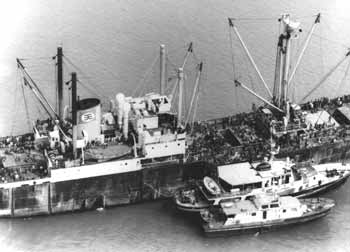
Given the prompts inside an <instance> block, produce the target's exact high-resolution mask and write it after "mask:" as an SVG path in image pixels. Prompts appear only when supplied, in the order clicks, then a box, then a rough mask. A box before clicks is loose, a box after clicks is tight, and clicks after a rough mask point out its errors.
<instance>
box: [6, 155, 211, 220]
mask: <svg viewBox="0 0 350 252" xmlns="http://www.w3.org/2000/svg"><path fill="white" fill-rule="evenodd" d="M202 167H203V163H198V164H191V165H185V164H182V163H181V162H179V161H178V160H177V161H172V162H164V163H162V162H159V163H157V164H151V165H146V166H145V167H144V168H143V169H141V170H139V171H131V172H124V173H116V174H110V175H105V176H97V177H86V178H81V179H74V180H65V181H58V182H49V181H48V182H44V183H34V184H31V185H29V184H27V185H26V184H24V185H21V186H18V187H12V188H0V217H30V216H37V215H51V214H60V213H66V212H75V211H86V210H94V209H98V208H109V207H114V206H119V205H126V204H133V203H139V202H144V201H151V200H157V199H163V198H169V197H172V196H173V195H174V193H175V191H176V190H177V189H178V188H180V187H183V186H184V183H185V181H186V180H188V179H190V178H193V176H199V177H201V176H204V174H201V173H202V172H203V170H204V171H205V170H206V169H201V168H202ZM101 168H103V167H101Z"/></svg>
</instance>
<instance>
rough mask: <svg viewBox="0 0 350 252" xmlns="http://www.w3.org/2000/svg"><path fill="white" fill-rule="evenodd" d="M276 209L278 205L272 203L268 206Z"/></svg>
mask: <svg viewBox="0 0 350 252" xmlns="http://www.w3.org/2000/svg"><path fill="white" fill-rule="evenodd" d="M276 207H279V205H278V203H274V204H271V205H270V208H276Z"/></svg>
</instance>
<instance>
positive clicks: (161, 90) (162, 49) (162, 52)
mask: <svg viewBox="0 0 350 252" xmlns="http://www.w3.org/2000/svg"><path fill="white" fill-rule="evenodd" d="M166 82H167V77H166V52H165V45H160V87H159V93H160V94H161V95H163V93H164V88H165V87H166Z"/></svg>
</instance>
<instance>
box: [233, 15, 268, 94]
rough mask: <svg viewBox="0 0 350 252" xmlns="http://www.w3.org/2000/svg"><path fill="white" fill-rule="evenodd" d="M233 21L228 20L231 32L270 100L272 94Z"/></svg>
mask: <svg viewBox="0 0 350 252" xmlns="http://www.w3.org/2000/svg"><path fill="white" fill-rule="evenodd" d="M233 20H234V18H228V22H229V26H230V27H232V29H233V31H234V32H235V34H236V35H237V37H238V40H239V42H240V43H241V45H242V47H243V49H244V51H245V53H246V55H247V56H248V59H249V61H250V63H251V64H252V66H253V67H254V69H255V71H256V73H257V74H258V76H259V78H260V80H261V81H262V83H263V84H264V87H265V89H266V91H267V93H268V94H269V96H270V98H272V97H273V96H272V93H271V91H270V89H269V87H268V85H267V84H266V82H265V80H264V78H263V76H262V74H261V72H260V70H259V68H258V66H257V65H256V63H255V61H254V59H253V57H252V55H251V54H250V52H249V50H248V48H247V46H246V44H245V43H244V41H243V39H242V36H241V35H240V33H239V32H238V29H237V27H236V26H235V25H234V23H233Z"/></svg>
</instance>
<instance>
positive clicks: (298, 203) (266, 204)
mask: <svg viewBox="0 0 350 252" xmlns="http://www.w3.org/2000/svg"><path fill="white" fill-rule="evenodd" d="M334 205H335V204H334V201H333V200H331V199H325V198H313V199H297V198H296V197H292V196H283V197H278V196H277V197H276V195H271V194H260V195H256V196H251V197H249V198H247V199H246V200H238V201H235V200H225V201H222V202H220V207H219V208H213V209H210V210H208V209H205V210H202V211H201V218H202V220H203V224H202V227H203V230H204V232H205V233H206V234H207V235H213V234H226V233H242V232H260V231H263V230H270V229H274V228H278V227H282V226H287V225H292V224H299V223H304V222H308V221H312V220H315V219H318V218H320V217H323V216H325V215H326V214H328V213H329V211H330V210H331V209H332V208H333V207H334Z"/></svg>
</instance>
